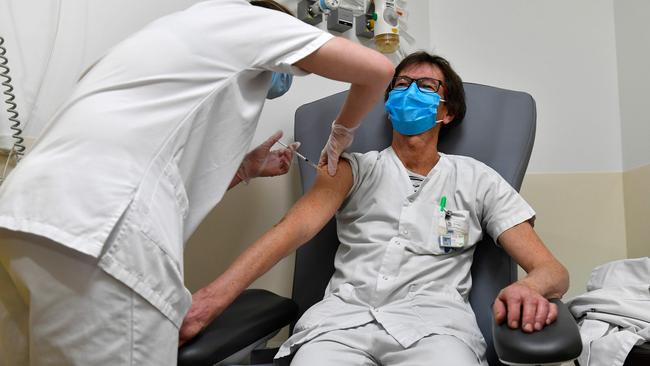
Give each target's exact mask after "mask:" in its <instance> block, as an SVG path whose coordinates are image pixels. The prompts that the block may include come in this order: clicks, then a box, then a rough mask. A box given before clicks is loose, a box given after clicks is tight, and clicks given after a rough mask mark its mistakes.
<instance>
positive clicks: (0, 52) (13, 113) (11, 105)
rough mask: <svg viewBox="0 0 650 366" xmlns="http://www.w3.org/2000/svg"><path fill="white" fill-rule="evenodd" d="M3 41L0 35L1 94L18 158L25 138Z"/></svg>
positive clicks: (22, 151) (23, 147) (21, 154)
mask: <svg viewBox="0 0 650 366" xmlns="http://www.w3.org/2000/svg"><path fill="white" fill-rule="evenodd" d="M4 42H5V40H4V38H2V37H0V77H3V78H4V79H5V81H3V82H2V86H3V87H4V90H3V91H2V94H4V95H5V96H6V97H5V100H4V102H5V104H7V105H8V107H7V108H6V111H7V113H8V114H9V121H10V122H11V126H10V128H11V130H12V131H13V134H12V135H11V137H13V138H14V140H15V142H14V145H13V149H12V150H13V151H14V152H15V154H16V159H17V160H20V158H21V157H22V156H23V153H24V151H25V145H23V142H24V141H25V139H24V138H23V137H22V136H21V135H22V133H23V130H22V129H21V127H20V126H21V123H20V120H19V119H18V117H19V116H20V115H19V113H18V111H17V110H16V108H17V107H18V105H17V104H16V102H15V101H14V100H15V99H16V96H15V95H14V94H13V93H12V92H13V90H14V87H13V86H12V85H11V80H12V79H11V76H9V72H10V71H11V69H9V60H8V59H7V57H6V54H7V49H6V48H4V47H3V46H2V45H3V44H4Z"/></svg>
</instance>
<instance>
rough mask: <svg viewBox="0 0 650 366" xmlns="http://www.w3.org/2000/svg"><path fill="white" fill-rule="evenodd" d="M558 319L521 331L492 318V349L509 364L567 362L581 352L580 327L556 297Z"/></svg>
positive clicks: (500, 358)
mask: <svg viewBox="0 0 650 366" xmlns="http://www.w3.org/2000/svg"><path fill="white" fill-rule="evenodd" d="M551 302H553V303H554V304H556V305H557V309H558V314H557V319H556V320H555V322H553V323H552V324H550V325H547V326H545V327H544V329H542V330H541V331H536V332H533V333H524V332H523V331H522V330H521V329H520V328H519V329H511V328H509V327H508V326H507V325H506V322H503V323H502V324H501V325H497V324H496V322H495V321H494V320H493V322H492V338H493V341H494V349H495V351H496V353H497V355H498V356H499V360H500V361H501V362H503V363H505V364H509V365H513V364H515V365H522V364H535V365H537V364H549V363H560V362H567V361H570V360H573V359H575V358H577V357H578V356H579V355H580V352H582V341H581V339H580V331H579V330H578V325H577V324H576V321H575V319H574V318H573V316H572V315H571V313H570V312H569V309H568V308H567V306H566V305H565V304H564V303H563V302H562V301H560V300H558V299H553V300H551Z"/></svg>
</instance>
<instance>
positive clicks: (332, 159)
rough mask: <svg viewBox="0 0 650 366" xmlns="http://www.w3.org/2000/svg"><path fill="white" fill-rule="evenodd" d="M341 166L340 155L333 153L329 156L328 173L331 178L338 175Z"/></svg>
mask: <svg viewBox="0 0 650 366" xmlns="http://www.w3.org/2000/svg"><path fill="white" fill-rule="evenodd" d="M338 164H339V156H338V154H335V153H333V152H332V151H330V152H328V154H327V173H328V174H329V175H330V177H333V176H334V175H336V168H337V166H338Z"/></svg>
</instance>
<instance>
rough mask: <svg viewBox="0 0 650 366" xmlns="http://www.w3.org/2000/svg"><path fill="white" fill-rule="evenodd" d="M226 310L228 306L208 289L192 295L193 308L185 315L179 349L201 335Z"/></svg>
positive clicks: (180, 333)
mask: <svg viewBox="0 0 650 366" xmlns="http://www.w3.org/2000/svg"><path fill="white" fill-rule="evenodd" d="M225 308H226V306H224V304H221V303H220V302H219V297H218V296H214V295H213V294H212V293H211V292H210V291H209V290H208V288H207V287H204V288H202V289H200V290H198V291H197V292H195V293H194V295H192V306H191V307H190V310H189V311H188V312H187V314H186V315H185V319H183V325H181V329H180V330H179V336H178V345H179V347H180V346H182V345H183V344H184V343H185V342H187V341H189V340H190V339H192V338H194V337H195V336H196V335H197V334H199V333H200V332H201V331H202V330H203V328H205V327H207V326H208V324H210V322H211V321H212V320H213V319H214V318H216V317H217V316H218V315H219V314H221V313H222V312H223V310H224V309H225Z"/></svg>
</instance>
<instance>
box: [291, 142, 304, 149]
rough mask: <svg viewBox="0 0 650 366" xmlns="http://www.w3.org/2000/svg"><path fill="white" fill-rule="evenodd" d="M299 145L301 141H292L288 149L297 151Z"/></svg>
mask: <svg viewBox="0 0 650 366" xmlns="http://www.w3.org/2000/svg"><path fill="white" fill-rule="evenodd" d="M300 145H302V143H301V142H300V141H294V142H292V143H290V144H289V149H291V151H298V148H299V147H300Z"/></svg>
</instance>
